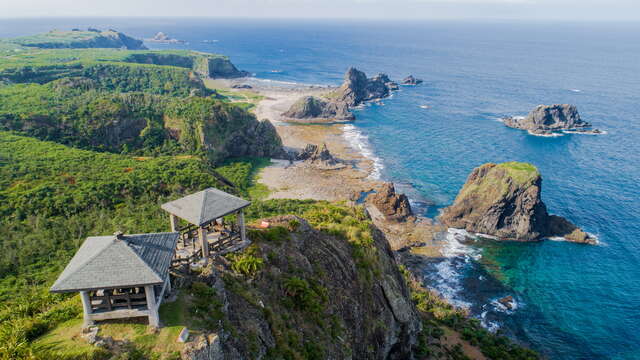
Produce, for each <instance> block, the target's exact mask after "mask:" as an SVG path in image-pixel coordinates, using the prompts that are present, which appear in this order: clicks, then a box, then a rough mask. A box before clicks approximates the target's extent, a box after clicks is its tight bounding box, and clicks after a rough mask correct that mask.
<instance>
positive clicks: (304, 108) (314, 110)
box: [282, 96, 355, 121]
mask: <svg viewBox="0 0 640 360" xmlns="http://www.w3.org/2000/svg"><path fill="white" fill-rule="evenodd" d="M282 116H284V117H286V118H289V119H299V120H313V119H322V120H331V121H349V120H353V119H354V118H355V117H354V116H353V114H352V113H351V112H350V111H349V107H348V106H347V104H346V103H344V102H340V101H327V100H324V99H320V98H318V97H315V96H305V97H303V98H301V99H300V100H298V101H296V102H295V103H294V104H293V105H291V107H290V108H289V110H287V111H286V112H285V113H283V114H282Z"/></svg>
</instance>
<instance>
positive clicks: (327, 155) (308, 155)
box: [296, 144, 346, 169]
mask: <svg viewBox="0 0 640 360" xmlns="http://www.w3.org/2000/svg"><path fill="white" fill-rule="evenodd" d="M296 160H300V161H304V162H305V163H307V164H309V165H313V166H315V167H318V168H322V169H341V168H344V167H345V166H346V165H345V164H344V163H343V162H342V161H340V160H339V159H336V158H335V157H333V155H331V152H329V149H328V148H327V144H322V147H319V146H318V145H314V144H307V146H306V147H305V148H304V149H303V150H302V152H300V153H299V154H298V155H297V156H296Z"/></svg>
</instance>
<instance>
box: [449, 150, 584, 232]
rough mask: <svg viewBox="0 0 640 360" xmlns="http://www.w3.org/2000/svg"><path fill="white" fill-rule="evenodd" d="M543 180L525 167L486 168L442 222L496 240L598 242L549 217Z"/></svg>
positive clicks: (471, 177)
mask: <svg viewBox="0 0 640 360" xmlns="http://www.w3.org/2000/svg"><path fill="white" fill-rule="evenodd" d="M541 187H542V178H541V176H540V173H539V172H538V170H537V169H536V168H535V167H534V166H533V165H530V164H525V163H516V162H511V163H503V164H497V165H496V164H485V165H482V166H480V167H478V168H476V169H474V170H473V172H472V173H471V175H469V178H468V179H467V182H466V183H465V185H464V186H463V188H462V190H460V193H458V196H457V197H456V200H455V202H454V203H453V205H451V206H449V207H448V208H446V209H445V210H444V212H443V214H442V215H441V216H440V221H441V222H442V223H444V224H445V225H447V226H449V227H453V228H461V229H465V230H467V231H470V232H475V233H482V234H488V235H493V236H497V237H498V238H500V239H504V240H522V241H531V240H539V239H541V238H542V237H546V236H564V237H565V238H567V240H570V241H575V242H583V243H592V242H594V241H595V240H594V239H592V238H590V237H589V236H588V235H587V234H586V233H585V232H583V231H582V230H580V229H578V228H577V227H576V226H575V225H573V224H572V223H571V222H569V221H568V220H566V219H564V218H561V217H559V216H550V215H549V214H548V212H547V207H546V206H545V204H544V203H543V202H542V200H541V198H540V193H541Z"/></svg>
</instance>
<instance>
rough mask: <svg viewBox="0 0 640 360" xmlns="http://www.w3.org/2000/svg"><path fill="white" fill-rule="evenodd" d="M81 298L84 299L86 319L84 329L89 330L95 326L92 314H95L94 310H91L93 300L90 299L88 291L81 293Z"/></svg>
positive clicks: (83, 308) (83, 306)
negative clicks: (88, 328)
mask: <svg viewBox="0 0 640 360" xmlns="http://www.w3.org/2000/svg"><path fill="white" fill-rule="evenodd" d="M80 298H81V299H82V310H83V318H84V322H83V324H82V327H84V328H87V327H89V326H91V325H93V320H91V313H92V312H93V310H92V309H91V300H90V299H89V293H88V292H86V291H80Z"/></svg>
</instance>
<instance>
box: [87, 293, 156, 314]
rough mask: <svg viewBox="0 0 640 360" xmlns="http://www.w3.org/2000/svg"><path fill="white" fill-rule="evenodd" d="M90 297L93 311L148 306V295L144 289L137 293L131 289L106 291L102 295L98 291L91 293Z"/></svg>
mask: <svg viewBox="0 0 640 360" xmlns="http://www.w3.org/2000/svg"><path fill="white" fill-rule="evenodd" d="M89 299H90V301H91V309H92V310H93V311H102V310H106V311H112V310H119V309H134V308H135V309H139V308H140V307H143V306H147V296H146V294H145V293H144V291H140V292H138V293H135V292H133V291H132V290H130V291H124V292H123V293H121V294H113V293H111V292H110V291H104V292H103V293H102V295H97V294H96V293H93V294H89Z"/></svg>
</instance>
